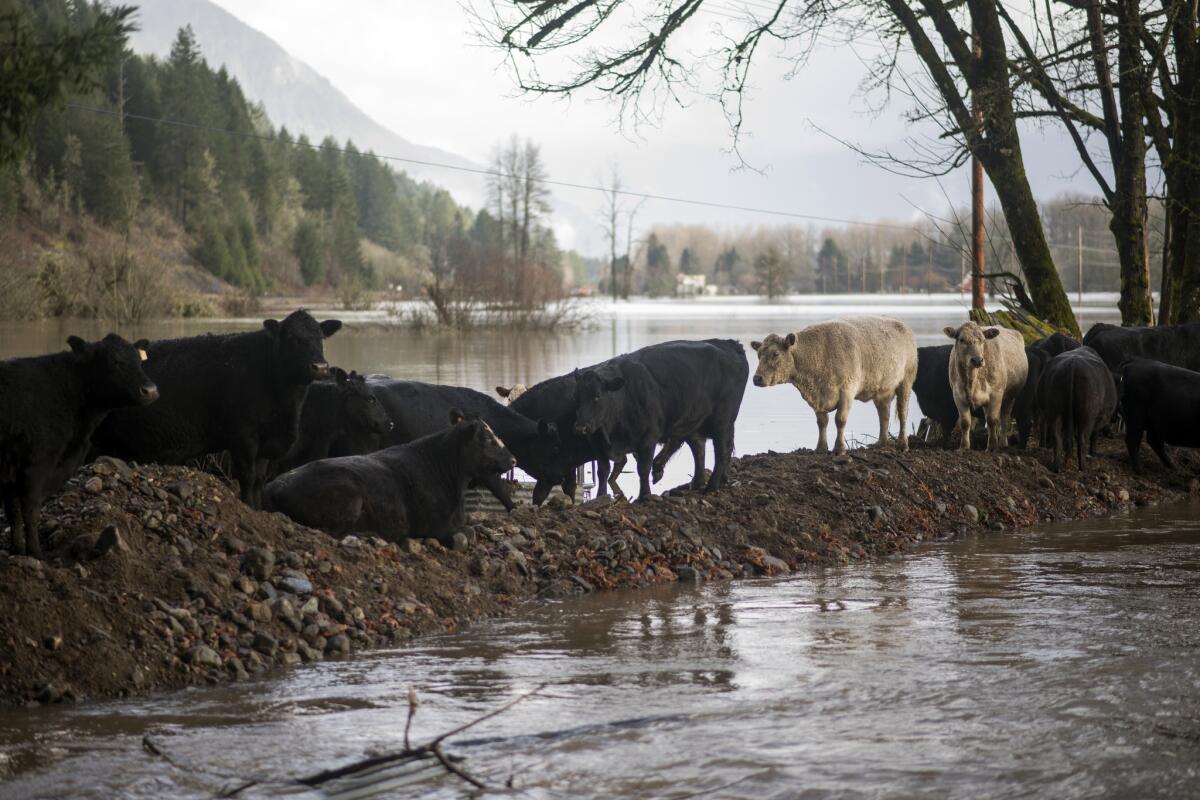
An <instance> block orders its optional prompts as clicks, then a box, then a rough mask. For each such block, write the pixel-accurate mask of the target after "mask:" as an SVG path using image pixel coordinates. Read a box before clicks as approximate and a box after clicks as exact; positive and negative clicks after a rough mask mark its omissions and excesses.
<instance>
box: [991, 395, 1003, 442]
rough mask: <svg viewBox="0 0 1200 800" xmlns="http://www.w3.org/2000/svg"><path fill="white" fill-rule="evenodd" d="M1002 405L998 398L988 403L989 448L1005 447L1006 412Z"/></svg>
mask: <svg viewBox="0 0 1200 800" xmlns="http://www.w3.org/2000/svg"><path fill="white" fill-rule="evenodd" d="M1002 408H1003V407H1002V405H1001V404H1000V403H999V402H997V401H996V400H992V401H991V402H989V403H988V407H987V434H988V443H987V449H988V450H1001V449H1003V447H1004V413H1003V410H1002Z"/></svg>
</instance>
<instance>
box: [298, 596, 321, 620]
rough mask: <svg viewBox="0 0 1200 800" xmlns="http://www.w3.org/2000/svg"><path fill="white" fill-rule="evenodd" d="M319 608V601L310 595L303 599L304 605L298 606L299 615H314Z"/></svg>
mask: <svg viewBox="0 0 1200 800" xmlns="http://www.w3.org/2000/svg"><path fill="white" fill-rule="evenodd" d="M320 610H321V607H320V601H318V600H317V598H316V597H310V598H308V599H307V600H305V601H304V605H302V606H300V616H301V617H315V616H316V615H317V613H318V612H319V611H320Z"/></svg>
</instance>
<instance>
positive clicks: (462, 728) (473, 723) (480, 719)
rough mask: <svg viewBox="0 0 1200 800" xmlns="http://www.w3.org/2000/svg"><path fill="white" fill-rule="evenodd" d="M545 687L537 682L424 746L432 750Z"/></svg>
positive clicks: (498, 714)
mask: <svg viewBox="0 0 1200 800" xmlns="http://www.w3.org/2000/svg"><path fill="white" fill-rule="evenodd" d="M545 688H546V684H544V683H541V684H538V685H537V686H535V687H534V688H533V689H531V690H530V691H528V692H526V693H525V694H523V695H520V696H518V697H514V698H513V699H512V700H509V701H508V702H507V703H505V704H504V705H502V706H500V707H499V708H497V709H495V710H494V711H489V712H488V713H486V714H484V715H483V716H482V717H478V718H476V719H474V720H472V721H470V722H468V723H466V724H465V725H459V726H458V727H457V728H455V729H454V730H451V731H447V732H446V733H443V734H442V735H441V736H439V737H437V738H436V739H434V740H433V741H432V742H430V743H429V744H427V745H426V747H427V748H429V749H431V750H432V749H433V748H435V747H438V746H439V745H441V743H442V742H444V741H446V740H447V739H449V738H450V737H451V736H457V735H458V734H460V733H462V732H463V731H465V730H469V729H471V728H474V727H475V726H476V725H478V724H479V723H481V722H485V721H487V720H489V719H491V718H492V717H498V716H500V715H501V714H503V713H504V712H505V711H508V710H509V709H510V708H512V707H513V706H515V705H516V704H517V703H520V702H521V701H522V700H528V699H529V698H531V697H533V696H534V695H535V694H537V693H538V692H540V691H541V690H542V689H545Z"/></svg>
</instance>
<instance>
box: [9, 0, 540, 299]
mask: <svg viewBox="0 0 1200 800" xmlns="http://www.w3.org/2000/svg"><path fill="white" fill-rule="evenodd" d="M127 18H128V13H127V11H122V12H121V13H120V14H119V15H117V16H116V17H113V16H112V12H111V11H109V10H107V9H106V7H104V6H102V5H100V4H89V3H81V2H70V0H39V1H38V2H33V0H0V23H2V24H0V62H3V63H6V64H8V63H9V62H8V61H5V59H6V58H7V57H8V56H7V53H10V52H14V50H13V49H12V48H13V47H14V46H15V45H18V44H21V43H24V45H25V49H27V50H30V51H31V52H34V51H36V52H43V51H46V50H47V49H48V48H49V49H50V50H53V46H55V44H56V43H61V42H64V41H73V39H72V37H75V39H83V40H85V41H87V32H89V31H95V30H98V29H99V30H101V32H102V33H104V34H105V35H106V36H107V39H105V41H106V42H107V44H106V45H105V46H104V47H100V46H92V47H91V49H90V50H89V51H88V53H87V55H88V56H89V61H88V65H89V69H88V70H87V74H88V75H89V76H90V77H89V78H88V79H87V80H83V79H75V78H74V77H72V76H71V75H70V74H67V80H66V81H65V83H63V85H62V86H55V87H52V88H51V89H49V90H47V91H45V92H43V96H42V102H40V103H35V104H30V105H29V107H28V108H26V107H20V108H18V107H16V106H15V104H14V103H11V102H10V103H6V107H5V109H4V111H5V116H4V117H3V118H2V119H3V121H4V125H5V127H4V128H3V130H2V131H0V132H2V133H3V138H2V139H0V155H4V154H7V157H6V158H3V159H0V209H3V210H4V211H6V212H12V214H11V215H0V216H7V217H8V218H9V219H10V220H11V219H15V218H17V217H19V216H21V214H22V212H24V216H25V217H26V218H29V217H30V216H36V217H38V218H39V219H38V221H39V222H41V223H47V224H46V225H43V227H49V228H50V229H53V230H52V231H51V232H57V233H63V234H67V235H68V236H71V235H73V236H75V237H76V238H78V237H79V236H81V235H83V234H82V231H83V227H81V226H79V225H75V226H74V230H73V232H72V231H71V230H68V228H71V227H72V226H70V225H67V224H65V223H63V220H69V219H79V218H86V219H88V220H90V221H92V222H94V223H95V224H97V225H99V226H101V227H103V228H106V229H110V230H116V231H129V230H130V229H131V227H136V226H138V225H142V224H146V223H145V220H146V219H147V218H153V219H155V222H156V224H158V225H159V226H160V227H161V226H162V225H163V224H167V225H169V226H173V227H174V228H175V229H176V230H177V231H178V236H179V238H181V239H182V240H183V241H185V242H186V249H187V252H188V253H189V254H190V255H191V256H192V257H193V258H194V259H195V261H196V262H198V263H199V264H200V265H202V266H203V267H204V268H205V269H207V270H208V271H209V272H211V273H212V274H213V275H215V276H217V277H219V278H221V279H222V280H224V281H227V282H228V283H230V284H232V285H233V286H236V287H241V288H243V289H245V290H247V291H249V292H252V293H257V292H262V291H266V290H268V289H280V288H285V287H288V286H299V285H301V284H302V285H305V286H330V287H347V286H353V287H357V288H360V289H364V290H366V289H373V288H380V287H384V286H389V285H392V284H403V285H404V288H405V289H406V290H407V291H409V292H415V293H419V294H421V295H428V296H430V297H437V296H438V295H439V293H442V292H445V291H447V287H448V286H453V287H455V288H454V290H453V291H454V293H455V295H456V296H469V297H473V298H478V297H488V298H490V299H493V300H495V299H500V300H504V301H507V302H513V303H517V304H530V303H536V302H539V301H540V299H542V298H544V297H548V296H551V295H555V294H556V293H558V292H560V291H561V284H562V280H561V274H560V272H561V266H560V262H561V254H560V252H559V250H558V247H557V245H556V244H555V242H554V239H553V234H552V233H551V232H550V229H549V227H548V225H547V224H546V214H547V206H546V196H545V191H544V188H543V186H542V185H541V184H540V183H539V180H540V179H544V178H545V175H544V169H543V168H542V167H541V162H540V159H539V158H538V157H537V148H536V147H535V146H534V145H532V144H531V143H525V144H523V145H520V146H518V145H517V144H516V143H515V142H514V143H513V144H512V145H511V146H509V147H506V148H502V150H501V153H500V155H498V157H497V158H498V161H497V164H498V165H501V164H500V160H501V155H503V156H504V158H505V159H508V157H509V156H510V155H512V154H513V153H515V155H516V160H515V162H512V163H510V162H509V161H508V160H505V161H504V163H503V165H501V166H503V167H504V170H509V169H510V168H512V169H515V170H516V171H517V172H521V171H522V170H525V173H526V174H525V176H524V178H523V182H518V183H516V184H512V181H511V180H509V179H508V178H504V179H497V181H496V185H495V186H494V187H493V194H494V195H495V199H496V202H495V204H494V206H493V207H489V208H484V209H480V210H478V211H472V210H470V209H468V208H465V207H462V206H460V205H458V204H457V203H456V202H455V201H454V199H453V198H452V197H451V196H450V195H449V193H447V192H446V191H445V190H443V189H440V188H438V187H436V186H433V185H431V184H428V183H418V182H417V181H414V180H413V179H411V178H410V177H408V176H407V175H406V174H405V173H403V172H397V171H394V170H393V169H392V168H391V167H390V166H388V165H387V164H386V163H385V162H384V161H382V160H380V159H378V158H375V157H374V156H373V154H371V153H362V152H360V151H359V150H358V149H357V148H356V147H355V145H354V144H353V143H352V142H346V143H345V145H344V146H343V145H341V144H340V143H339V142H337V141H336V140H334V139H333V138H326V139H324V140H323V141H322V142H320V143H319V145H316V146H314V143H313V142H310V141H309V140H308V138H307V137H306V136H304V135H303V134H300V135H299V136H295V135H294V134H293V133H291V132H289V131H288V130H287V129H286V128H279V129H276V128H275V127H273V126H272V124H271V123H270V121H269V120H268V118H267V115H266V113H265V111H264V110H263V108H262V107H261V106H258V105H255V104H252V103H250V102H248V101H247V99H246V97H245V96H244V95H243V93H242V90H241V87H240V86H239V85H238V83H237V81H236V80H235V79H233V78H232V77H231V76H230V75H229V74H228V72H227V71H226V70H225V69H224V67H220V68H216V69H214V68H213V67H212V66H210V65H209V64H208V63H207V62H206V61H205V60H204V58H203V57H202V56H201V53H200V49H199V46H198V43H197V41H196V38H195V36H194V34H193V33H192V31H191V29H190V28H189V27H184V28H182V29H181V30H180V31H179V33H178V35H177V37H176V39H175V41H174V44H173V45H172V47H171V50H170V53H169V55H168V56H167V57H166V58H165V59H160V58H156V57H153V56H140V55H136V54H134V53H132V52H131V51H130V50H129V49H128V47H127V42H126V38H125V37H126V32H127V28H128V25H127ZM122 26H124V27H122ZM114 41H115V42H116V44H115V46H114V44H113V42H114ZM76 49H78V48H76ZM28 60H29V62H30V66H28V67H21V64H24V63H25V62H24V61H20V60H18V67H19V69H17V68H14V69H9V70H8V72H5V73H4V75H5V76H6V77H8V78H10V79H11V80H13V81H15V80H16V77H17V76H18V75H25V74H26V73H29V75H30V76H31V77H30V78H29V80H30V81H33V80H35V79H37V77H38V75H39V74H40V73H38V72H37V70H38V69H42V70H43V71H46V70H50V69H51V68H52V67H53V65H51V66H50V67H43V66H39V65H38V64H36V63H34V61H33V60H32V59H28ZM9 72H11V73H13V74H12V75H9V74H8V73H9ZM14 93H15V92H14ZM6 94H7V91H4V92H2V93H0V99H3V98H4V97H5V96H6ZM63 100H65V101H66V102H61V101H63ZM9 107H12V110H11V113H10V109H9ZM10 117H11V119H12V120H21V124H20V126H18V125H17V124H16V123H15V122H11V124H10ZM510 150H511V151H512V153H510ZM508 174H510V173H509V172H507V171H505V175H508ZM510 184H511V186H510ZM147 211H153V212H155V213H154V214H148V213H147ZM35 212H36V213H35ZM51 212H52V213H51ZM164 221H165V222H164ZM50 222H53V223H54V224H49V223H50ZM0 224H3V223H0Z"/></svg>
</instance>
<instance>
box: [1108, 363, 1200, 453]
mask: <svg viewBox="0 0 1200 800" xmlns="http://www.w3.org/2000/svg"><path fill="white" fill-rule="evenodd" d="M1121 406H1122V408H1123V409H1124V412H1125V446H1126V447H1128V448H1129V463H1130V464H1131V465H1132V466H1133V469H1134V471H1135V472H1136V471H1137V469H1138V451H1139V450H1140V449H1141V446H1142V436H1143V435H1145V437H1146V441H1148V442H1150V447H1151V449H1153V450H1154V453H1155V454H1156V455H1157V456H1158V459H1159V461H1161V462H1162V463H1163V466H1165V467H1166V468H1167V469H1174V468H1175V465H1174V464H1173V463H1171V458H1170V457H1169V456H1168V455H1167V448H1166V445H1168V444H1169V445H1175V446H1178V447H1200V415H1198V414H1197V413H1196V412H1197V409H1200V373H1197V372H1194V371H1192V370H1189V369H1183V368H1182V367H1174V366H1171V365H1170V364H1163V363H1161V362H1157V361H1151V360H1149V359H1144V358H1134V359H1130V360H1129V362H1128V363H1126V364H1125V367H1124V369H1123V370H1122V380H1121Z"/></svg>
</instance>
